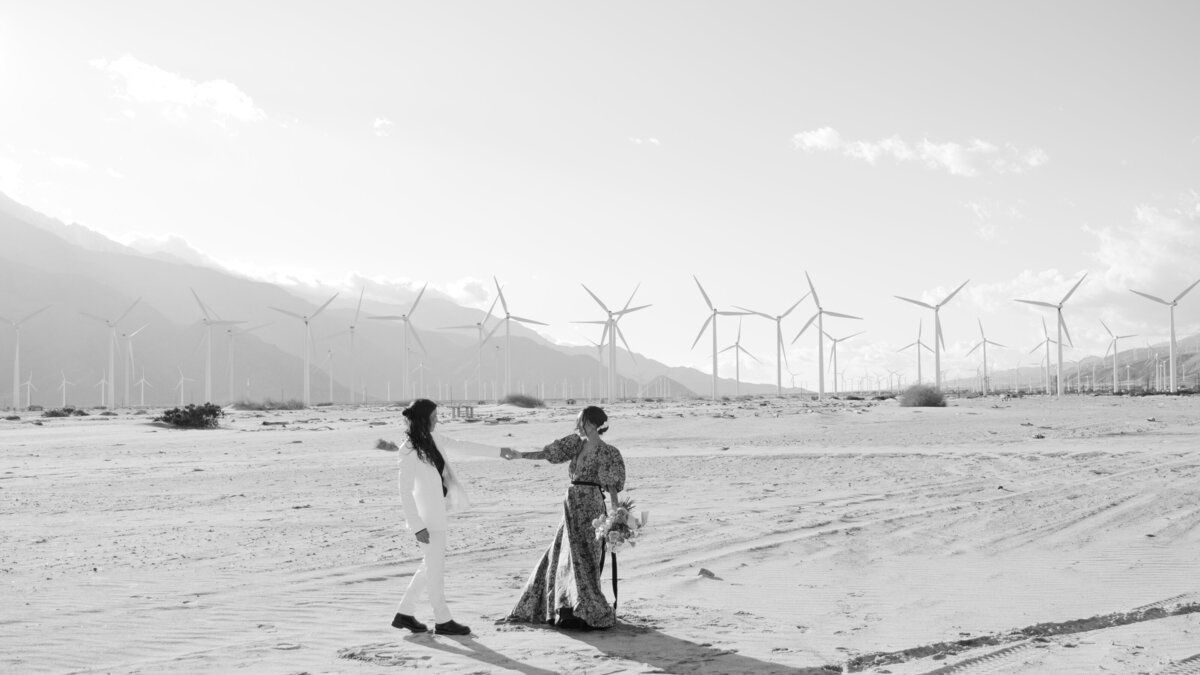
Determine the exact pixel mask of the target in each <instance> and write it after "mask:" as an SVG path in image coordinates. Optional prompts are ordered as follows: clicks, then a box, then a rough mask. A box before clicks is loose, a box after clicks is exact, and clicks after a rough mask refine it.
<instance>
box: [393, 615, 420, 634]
mask: <svg viewBox="0 0 1200 675" xmlns="http://www.w3.org/2000/svg"><path fill="white" fill-rule="evenodd" d="M392 628H407V629H409V630H411V631H412V632H414V633H424V632H425V631H427V630H429V626H426V625H425V624H423V623H421V622H420V621H417V620H416V618H415V617H412V616H409V615H407V614H397V615H396V618H394V619H392Z"/></svg>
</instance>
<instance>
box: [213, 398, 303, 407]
mask: <svg viewBox="0 0 1200 675" xmlns="http://www.w3.org/2000/svg"><path fill="white" fill-rule="evenodd" d="M230 407H231V408H233V409H234V410H304V401H298V400H296V399H294V398H291V399H288V400H286V401H272V400H271V399H269V398H268V399H263V400H261V401H251V400H249V399H242V400H240V401H238V402H237V403H234V404H233V405H232V406H230Z"/></svg>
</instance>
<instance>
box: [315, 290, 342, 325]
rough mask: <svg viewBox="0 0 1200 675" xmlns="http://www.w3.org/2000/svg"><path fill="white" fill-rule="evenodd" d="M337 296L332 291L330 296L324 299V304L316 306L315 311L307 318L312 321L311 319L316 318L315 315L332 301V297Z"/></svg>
mask: <svg viewBox="0 0 1200 675" xmlns="http://www.w3.org/2000/svg"><path fill="white" fill-rule="evenodd" d="M337 296H338V294H337V293H334V294H333V296H332V297H330V298H329V299H328V300H326V301H325V304H323V305H321V306H320V307H318V308H317V311H315V312H313V313H312V315H311V316H309V317H308V320H309V321H312V320H313V319H315V318H317V315H318V314H320V313H321V312H323V311H325V308H326V307H328V306H329V303H331V302H333V298H336V297H337Z"/></svg>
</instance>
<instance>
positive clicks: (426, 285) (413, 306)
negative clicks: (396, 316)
mask: <svg viewBox="0 0 1200 675" xmlns="http://www.w3.org/2000/svg"><path fill="white" fill-rule="evenodd" d="M426 288H429V282H428V281H426V282H425V285H424V286H422V287H421V292H420V293H417V299H416V300H413V304H412V307H411V308H410V309H409V310H408V316H409V318H410V319H411V318H412V315H413V314H415V313H416V311H417V305H419V304H421V298H423V297H425V289H426Z"/></svg>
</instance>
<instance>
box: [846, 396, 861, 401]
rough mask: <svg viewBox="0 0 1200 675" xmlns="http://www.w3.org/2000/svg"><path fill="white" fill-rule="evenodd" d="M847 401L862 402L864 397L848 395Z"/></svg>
mask: <svg viewBox="0 0 1200 675" xmlns="http://www.w3.org/2000/svg"><path fill="white" fill-rule="evenodd" d="M846 400H847V401H861V400H863V397H861V396H857V395H855V394H846Z"/></svg>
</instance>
